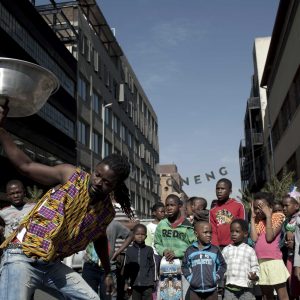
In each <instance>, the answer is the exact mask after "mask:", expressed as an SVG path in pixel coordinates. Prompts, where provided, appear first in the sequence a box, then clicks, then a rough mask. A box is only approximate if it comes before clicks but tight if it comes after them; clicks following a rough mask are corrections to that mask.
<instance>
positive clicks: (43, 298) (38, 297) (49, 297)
mask: <svg viewBox="0 0 300 300" xmlns="http://www.w3.org/2000/svg"><path fill="white" fill-rule="evenodd" d="M56 295H57V292H56V291H53V292H52V291H51V294H49V293H46V292H44V291H41V290H36V291H35V294H34V300H57V299H59V298H58V297H56Z"/></svg>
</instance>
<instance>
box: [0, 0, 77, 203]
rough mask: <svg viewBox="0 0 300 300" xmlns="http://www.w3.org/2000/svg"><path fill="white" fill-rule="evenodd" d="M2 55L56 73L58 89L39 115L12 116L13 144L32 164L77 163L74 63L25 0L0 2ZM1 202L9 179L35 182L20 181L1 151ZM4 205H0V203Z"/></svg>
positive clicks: (10, 127)
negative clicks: (37, 162) (21, 150)
mask: <svg viewBox="0 0 300 300" xmlns="http://www.w3.org/2000/svg"><path fill="white" fill-rule="evenodd" d="M0 37H1V47H0V56H1V57H10V58H14V59H20V60H26V61H29V62H32V63H35V64H39V65H41V66H43V67H45V68H47V69H49V70H50V71H52V72H53V73H54V74H55V75H56V76H57V78H58V79H59V81H60V83H61V85H60V88H59V90H58V91H57V92H56V93H55V94H54V95H52V96H51V97H50V99H49V100H48V102H47V103H46V105H45V106H44V107H43V108H42V109H41V110H40V111H39V112H38V113H37V114H35V115H33V116H30V117H26V118H14V119H12V118H8V119H7V123H6V128H7V130H8V131H9V132H10V133H11V134H12V136H13V139H14V141H15V143H16V144H17V145H18V146H19V147H21V148H22V149H23V150H24V151H25V153H27V154H28V155H29V156H30V157H31V158H32V159H33V160H35V161H39V162H42V163H44V164H48V165H55V164H59V163H62V162H67V163H72V164H75V163H76V119H77V106H76V98H75V95H76V82H77V74H76V70H77V67H76V60H75V59H74V57H73V56H72V55H71V53H70V52H69V51H68V50H67V49H66V48H65V47H64V45H63V44H62V43H61V42H60V40H59V39H58V38H57V36H56V35H55V34H54V33H53V31H52V30H51V29H50V28H49V26H47V24H46V23H45V22H44V20H43V18H42V17H41V16H40V15H39V13H38V12H37V11H36V10H35V8H34V7H33V6H32V5H31V3H30V2H29V1H27V0H21V1H9V0H1V1H0ZM0 150H1V152H0V165H1V170H2V172H0V191H1V192H0V198H2V199H3V198H4V194H3V192H4V191H5V185H6V183H7V181H8V180H11V179H21V180H22V181H23V182H24V184H25V186H33V185H34V184H35V183H34V182H32V181H31V180H29V179H28V178H26V177H22V176H21V175H20V174H19V173H18V172H17V171H16V169H15V168H14V166H12V165H11V163H10V162H9V161H8V160H7V158H6V157H5V156H4V154H3V152H2V149H1V147H0ZM0 206H1V204H0Z"/></svg>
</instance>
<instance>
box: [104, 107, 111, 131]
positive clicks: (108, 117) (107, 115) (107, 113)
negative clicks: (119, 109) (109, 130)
mask: <svg viewBox="0 0 300 300" xmlns="http://www.w3.org/2000/svg"><path fill="white" fill-rule="evenodd" d="M104 105H105V104H104ZM103 109H104V114H105V116H104V120H105V124H106V126H108V127H110V124H111V119H112V117H111V115H112V112H111V109H110V108H109V107H106V108H105V107H103Z"/></svg>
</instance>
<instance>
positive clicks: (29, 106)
mask: <svg viewBox="0 0 300 300" xmlns="http://www.w3.org/2000/svg"><path fill="white" fill-rule="evenodd" d="M58 88H59V80H58V79H57V77H56V76H55V75H54V74H53V73H52V72H50V71H49V70H47V69H45V68H43V67H41V66H39V65H36V64H33V63H30V62H27V61H23V60H18V59H12V58H7V57H0V105H4V104H5V102H6V101H8V107H9V112H8V116H9V117H26V116H30V115H33V114H35V113H36V112H38V111H39V110H40V109H41V108H42V106H43V105H44V104H45V103H46V102H47V100H48V98H49V97H50V96H51V94H53V93H55V92H56V91H57V90H58Z"/></svg>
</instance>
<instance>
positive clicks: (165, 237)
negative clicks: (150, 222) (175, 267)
mask: <svg viewBox="0 0 300 300" xmlns="http://www.w3.org/2000/svg"><path fill="white" fill-rule="evenodd" d="M181 206H182V204H181V201H180V199H179V197H178V196H176V195H174V194H170V195H168V197H167V198H166V204H165V208H166V215H167V218H166V219H163V220H161V221H160V222H159V224H158V225H157V228H156V231H155V236H154V247H155V249H156V251H157V253H158V254H159V255H160V256H165V257H166V260H167V261H172V260H173V259H174V258H179V259H180V260H182V258H183V256H184V253H185V250H186V249H187V248H188V247H189V246H190V245H191V244H192V243H193V242H194V241H195V240H196V236H195V233H194V229H193V226H192V224H191V223H190V222H189V221H188V220H187V219H186V218H185V216H181V213H180V208H181ZM182 285H183V294H184V295H185V293H186V291H187V289H188V283H187V282H186V281H185V280H183V283H182Z"/></svg>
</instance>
